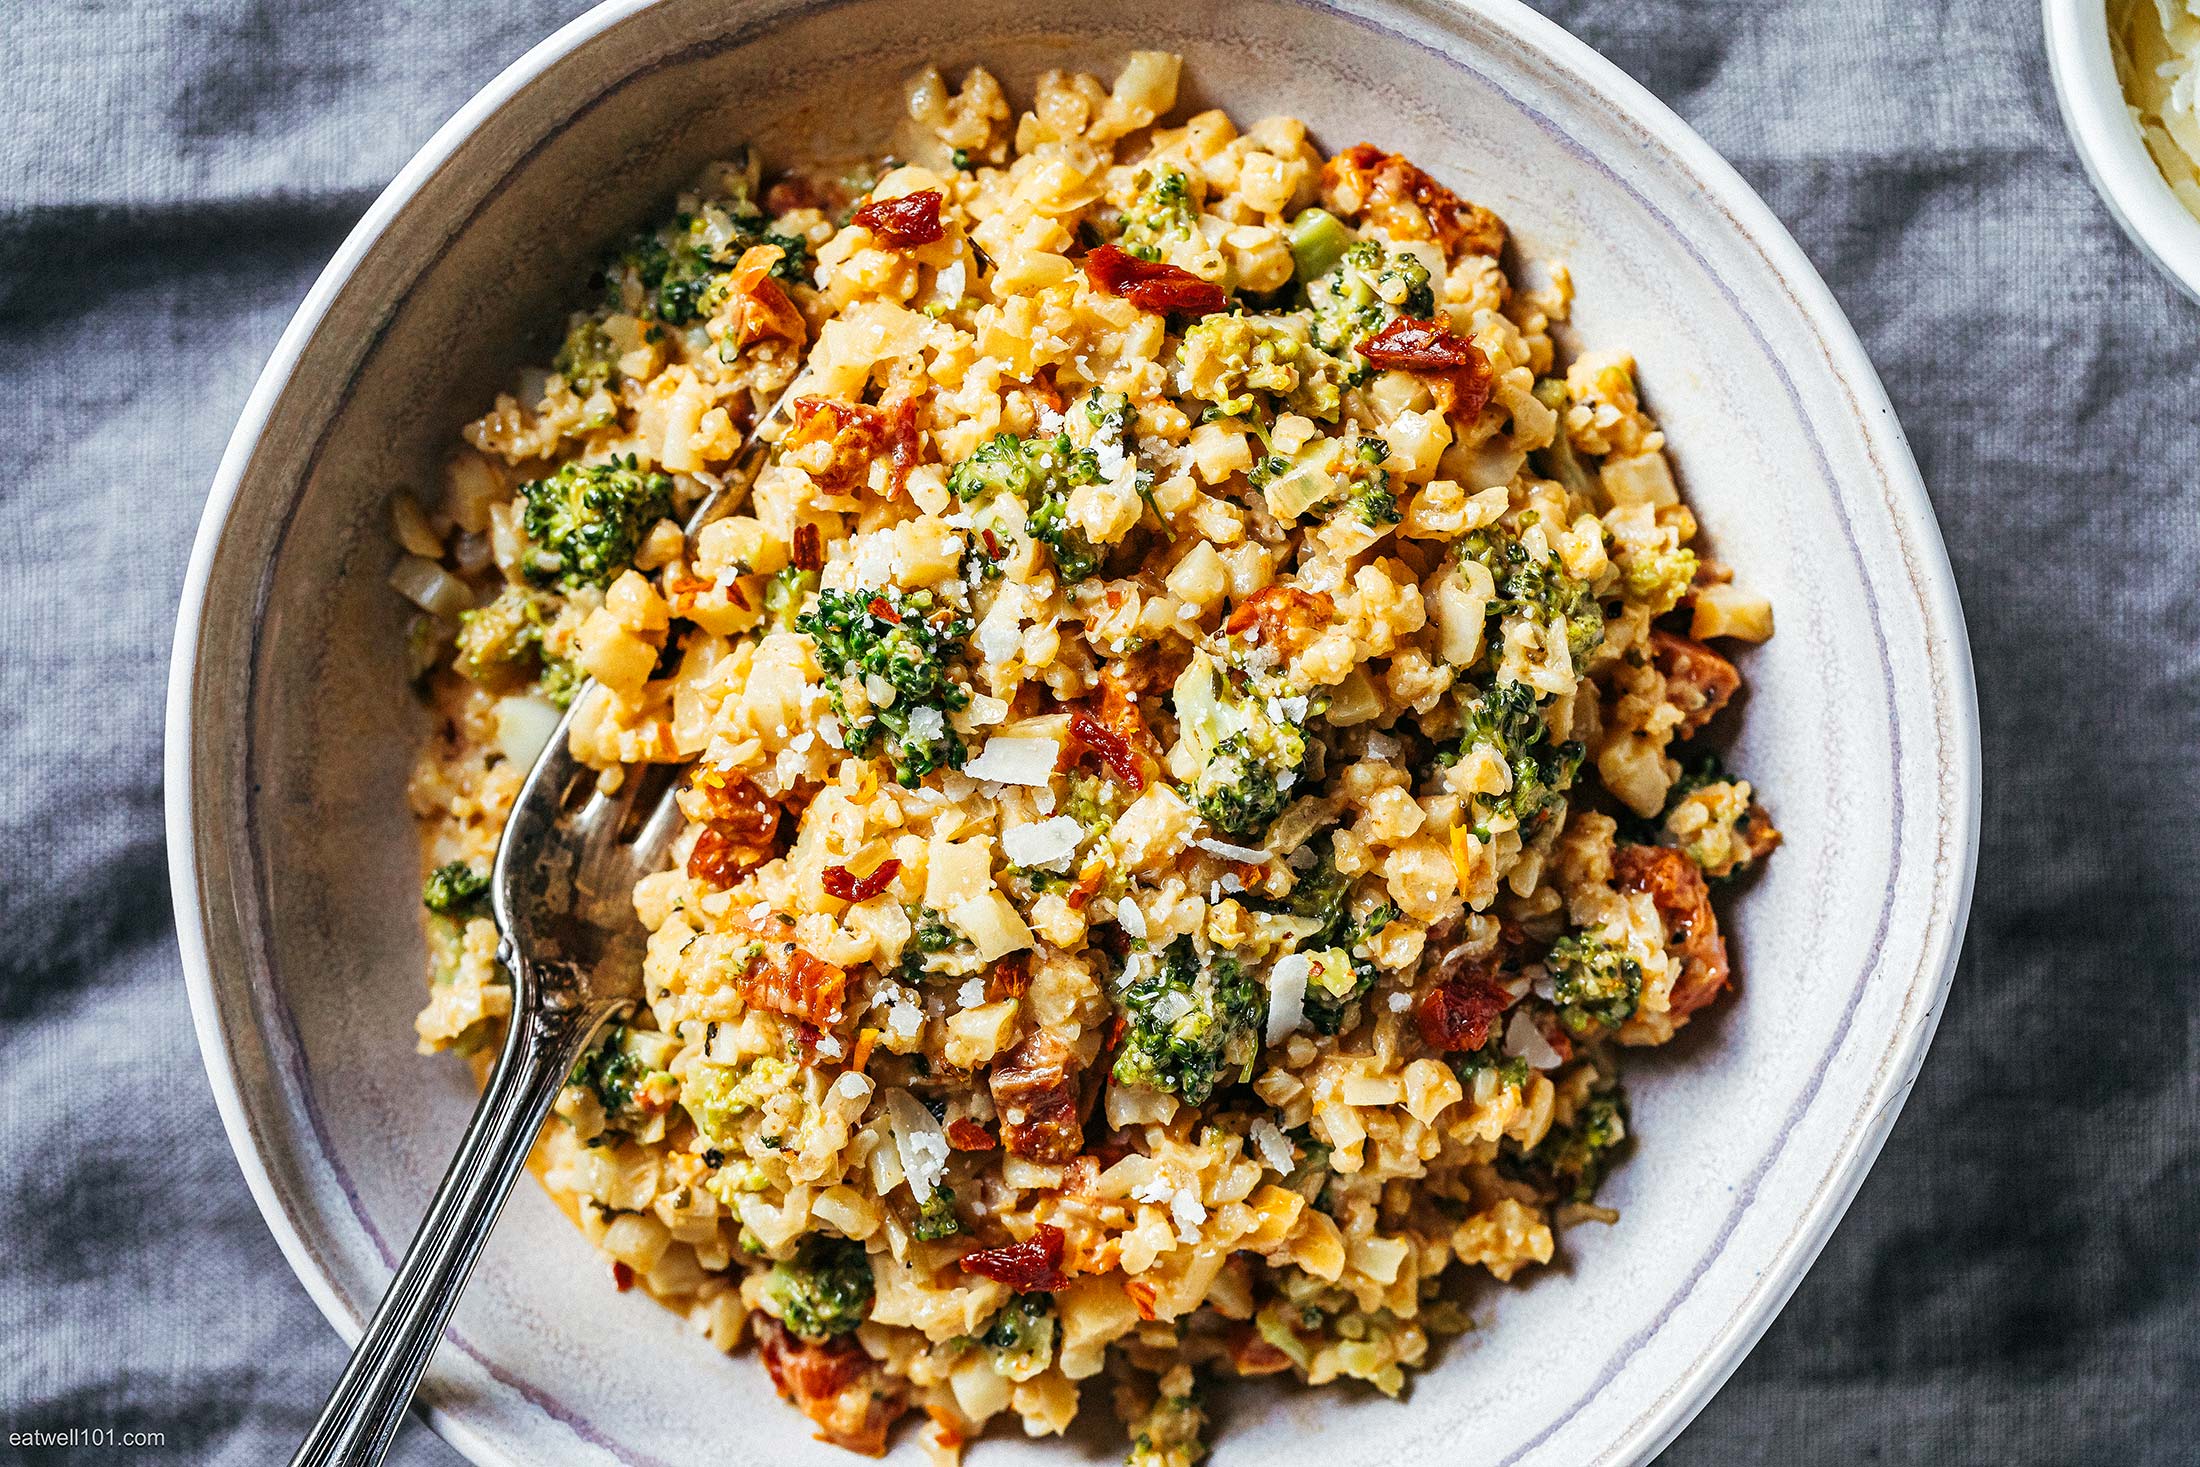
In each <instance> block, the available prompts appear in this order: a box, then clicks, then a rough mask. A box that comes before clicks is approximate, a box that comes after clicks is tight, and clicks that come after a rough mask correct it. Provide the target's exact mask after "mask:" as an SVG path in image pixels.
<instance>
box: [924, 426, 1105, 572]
mask: <svg viewBox="0 0 2200 1467" xmlns="http://www.w3.org/2000/svg"><path fill="white" fill-rule="evenodd" d="M1099 482H1100V458H1099V455H1098V454H1096V453H1094V452H1093V451H1092V450H1091V449H1089V448H1079V447H1078V446H1077V445H1076V443H1075V442H1074V441H1073V440H1072V439H1071V438H1070V436H1069V434H1067V433H1057V434H1054V435H1053V436H1051V437H1049V436H1046V435H1040V436H1038V437H1033V438H1018V437H1017V436H1016V435H1015V434H1013V433H997V434H995V435H994V436H993V440H992V441H991V442H990V443H987V444H985V445H984V446H983V447H981V448H979V449H978V451H977V452H976V453H973V454H972V455H971V456H970V457H968V458H966V459H964V460H963V461H962V462H961V463H959V464H957V465H955V470H954V472H953V473H951V474H949V475H948V477H947V487H948V488H949V489H951V490H953V491H954V494H955V497H956V498H957V499H962V500H980V499H986V498H990V497H991V496H993V495H995V494H1008V495H1013V496H1014V497H1015V498H1017V499H1020V500H1022V501H1023V504H1024V508H1025V510H1026V511H1027V515H1026V520H1025V525H1026V528H1028V529H1029V530H1030V531H1031V534H1032V537H1033V538H1034V539H1037V540H1039V541H1041V542H1043V543H1044V544H1045V545H1046V547H1047V549H1048V550H1050V551H1052V552H1053V555H1054V565H1055V569H1056V570H1058V571H1060V572H1061V576H1062V579H1063V580H1065V581H1072V582H1074V581H1081V580H1083V579H1085V577H1087V576H1089V575H1091V574H1092V573H1093V572H1094V571H1096V570H1098V569H1099V568H1100V560H1101V553H1100V551H1099V550H1098V549H1096V548H1095V547H1094V546H1093V544H1092V542H1091V541H1090V540H1088V539H1087V538H1086V537H1085V535H1084V532H1082V531H1081V530H1079V529H1077V527H1076V526H1074V525H1072V524H1071V523H1070V522H1069V496H1070V491H1071V490H1072V489H1076V488H1079V487H1081V486H1083V485H1086V484H1097V483H1099Z"/></svg>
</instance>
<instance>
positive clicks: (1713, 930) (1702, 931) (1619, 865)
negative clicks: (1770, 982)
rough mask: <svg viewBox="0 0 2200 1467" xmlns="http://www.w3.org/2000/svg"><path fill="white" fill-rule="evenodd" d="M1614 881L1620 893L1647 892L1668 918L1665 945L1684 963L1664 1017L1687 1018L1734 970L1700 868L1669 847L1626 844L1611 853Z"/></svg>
mask: <svg viewBox="0 0 2200 1467" xmlns="http://www.w3.org/2000/svg"><path fill="white" fill-rule="evenodd" d="M1612 876H1613V879H1614V881H1615V882H1616V883H1617V884H1618V886H1619V888H1620V890H1622V891H1644V892H1648V893H1649V894H1650V900H1651V902H1652V904H1653V905H1655V906H1656V907H1657V909H1658V915H1659V916H1660V917H1662V918H1664V919H1665V942H1666V946H1667V947H1668V948H1669V949H1670V950H1671V951H1672V952H1673V953H1674V954H1675V955H1676V956H1678V957H1679V958H1680V960H1681V974H1680V977H1678V978H1676V979H1675V980H1673V991H1672V992H1671V994H1669V995H1668V996H1667V998H1666V1012H1667V1013H1669V1014H1671V1015H1672V1016H1673V1017H1674V1018H1676V1019H1681V1018H1686V1017H1687V1016H1688V1015H1690V1014H1692V1013H1694V1012H1696V1010H1698V1009H1700V1008H1702V1007H1704V1006H1705V1005H1706V1004H1708V1003H1710V1002H1711V1001H1712V1000H1713V999H1715V998H1717V997H1718V996H1719V993H1720V991H1721V990H1723V989H1724V988H1725V987H1726V984H1727V979H1728V978H1729V977H1731V976H1732V974H1733V969H1732V968H1731V967H1730V966H1729V965H1728V963H1727V958H1726V939H1725V938H1724V937H1722V936H1720V934H1719V916H1718V913H1716V912H1714V911H1713V910H1712V909H1711V888H1710V887H1709V886H1707V885H1706V884H1705V883H1704V879H1703V872H1702V871H1700V870H1698V869H1697V866H1696V863H1695V862H1694V861H1691V860H1689V859H1688V857H1687V856H1685V855H1683V854H1682V853H1681V852H1679V851H1676V850H1674V849H1673V848H1672V847H1671V846H1638V845H1624V846H1621V847H1620V848H1619V849H1618V850H1616V851H1614V852H1613V853H1612Z"/></svg>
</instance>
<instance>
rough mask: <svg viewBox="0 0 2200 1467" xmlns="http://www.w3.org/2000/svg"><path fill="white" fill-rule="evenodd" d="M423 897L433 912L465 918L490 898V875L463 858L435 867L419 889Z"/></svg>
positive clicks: (482, 906)
mask: <svg viewBox="0 0 2200 1467" xmlns="http://www.w3.org/2000/svg"><path fill="white" fill-rule="evenodd" d="M420 900H421V901H422V902H423V903H424V904H425V905H426V906H427V908H428V910H429V911H431V912H441V913H442V914H443V915H444V916H446V917H465V916H471V915H473V914H474V913H477V912H480V911H483V910H485V909H486V908H487V906H488V901H489V876H488V873H487V872H484V871H476V870H475V869H474V868H473V867H471V866H469V865H467V864H466V863H465V862H464V861H452V862H450V863H449V864H447V865H443V866H438V867H436V869H435V871H434V872H433V873H432V874H431V875H430V876H429V877H428V880H427V882H426V883H425V884H424V885H423V886H422V887H421V889H420Z"/></svg>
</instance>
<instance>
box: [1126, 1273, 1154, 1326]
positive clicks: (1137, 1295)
mask: <svg viewBox="0 0 2200 1467" xmlns="http://www.w3.org/2000/svg"><path fill="white" fill-rule="evenodd" d="M1123 1292H1124V1293H1126V1294H1128V1295H1129V1296H1130V1300H1131V1306H1132V1307H1133V1308H1135V1309H1136V1310H1137V1311H1138V1317H1139V1318H1140V1319H1145V1320H1153V1319H1159V1318H1160V1317H1161V1313H1160V1311H1159V1310H1158V1309H1156V1308H1155V1307H1154V1306H1155V1305H1156V1303H1157V1302H1158V1301H1159V1300H1160V1297H1161V1291H1160V1290H1158V1289H1156V1288H1155V1287H1154V1286H1153V1285H1152V1284H1149V1283H1147V1282H1146V1281H1145V1280H1144V1279H1132V1280H1131V1281H1130V1282H1129V1283H1127V1284H1125V1285H1123Z"/></svg>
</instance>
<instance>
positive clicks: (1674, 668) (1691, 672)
mask: <svg viewBox="0 0 2200 1467" xmlns="http://www.w3.org/2000/svg"><path fill="white" fill-rule="evenodd" d="M1650 660H1651V661H1652V662H1653V663H1655V664H1656V665H1657V669H1658V671H1659V672H1661V673H1663V674H1664V675H1665V698H1666V701H1667V702H1669V703H1671V704H1672V705H1673V706H1674V707H1676V708H1678V709H1680V710H1681V730H1680V731H1681V737H1682V738H1687V737H1688V736H1689V735H1690V734H1693V733H1694V732H1695V731H1696V730H1697V729H1699V728H1702V727H1703V726H1704V725H1705V724H1707V723H1709V722H1710V721H1711V720H1712V719H1713V718H1715V717H1717V716H1718V712H1719V710H1720V709H1721V708H1724V707H1725V706H1726V704H1727V700H1728V699H1729V698H1732V697H1733V696H1734V694H1735V691H1736V690H1737V689H1739V688H1740V687H1741V685H1742V675H1741V674H1740V673H1739V672H1737V671H1735V670H1734V664H1733V663H1731V662H1729V661H1727V660H1726V659H1725V658H1724V657H1721V656H1720V655H1719V654H1718V653H1716V652H1714V651H1712V650H1711V649H1710V648H1709V647H1706V646H1705V645H1704V644H1703V643H1701V642H1699V641H1697V640H1696V639H1695V638H1693V637H1683V636H1680V635H1678V634H1677V633H1674V632H1669V631H1667V630H1665V629H1664V628H1663V627H1653V628H1651V630H1650Z"/></svg>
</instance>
